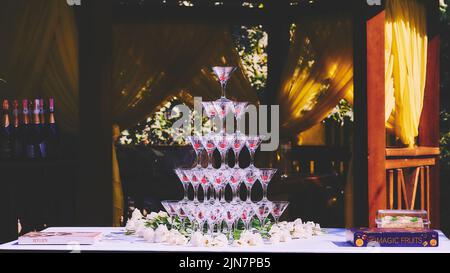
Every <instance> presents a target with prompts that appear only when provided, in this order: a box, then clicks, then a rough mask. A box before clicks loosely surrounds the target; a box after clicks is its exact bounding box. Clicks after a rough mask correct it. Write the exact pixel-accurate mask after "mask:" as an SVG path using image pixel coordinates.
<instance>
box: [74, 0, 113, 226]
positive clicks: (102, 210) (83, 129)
mask: <svg viewBox="0 0 450 273" xmlns="http://www.w3.org/2000/svg"><path fill="white" fill-rule="evenodd" d="M77 9H79V10H78V15H79V17H78V19H79V20H78V21H79V72H80V91H79V92H80V95H79V101H80V102H79V103H80V142H81V145H80V161H81V162H80V177H79V183H78V187H77V192H76V195H77V222H78V225H80V226H111V224H112V163H111V162H112V161H111V160H112V133H111V132H112V121H111V99H110V97H111V96H110V90H111V83H112V78H111V77H112V76H111V75H112V74H111V69H112V13H111V2H110V1H109V0H96V1H83V4H82V5H81V6H80V7H78V8H77Z"/></svg>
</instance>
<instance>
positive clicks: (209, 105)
mask: <svg viewBox="0 0 450 273" xmlns="http://www.w3.org/2000/svg"><path fill="white" fill-rule="evenodd" d="M202 106H203V109H205V114H206V116H207V117H208V118H209V119H210V121H211V133H212V132H213V131H214V122H213V121H214V119H215V118H216V117H217V110H216V106H214V103H213V102H212V101H204V102H202Z"/></svg>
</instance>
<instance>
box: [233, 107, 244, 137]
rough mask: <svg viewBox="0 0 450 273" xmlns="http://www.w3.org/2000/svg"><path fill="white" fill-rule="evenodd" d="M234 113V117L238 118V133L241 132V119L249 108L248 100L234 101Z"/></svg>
mask: <svg viewBox="0 0 450 273" xmlns="http://www.w3.org/2000/svg"><path fill="white" fill-rule="evenodd" d="M233 104H234V105H233V114H234V117H235V118H236V133H238V134H239V133H241V128H240V125H241V119H242V117H243V116H244V114H245V108H247V106H248V102H238V101H235V102H233Z"/></svg>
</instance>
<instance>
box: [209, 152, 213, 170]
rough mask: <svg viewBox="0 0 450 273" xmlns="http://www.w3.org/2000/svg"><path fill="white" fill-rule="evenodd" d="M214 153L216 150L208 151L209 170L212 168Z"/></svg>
mask: <svg viewBox="0 0 450 273" xmlns="http://www.w3.org/2000/svg"><path fill="white" fill-rule="evenodd" d="M213 153H214V150H212V151H208V169H211V168H212V161H213Z"/></svg>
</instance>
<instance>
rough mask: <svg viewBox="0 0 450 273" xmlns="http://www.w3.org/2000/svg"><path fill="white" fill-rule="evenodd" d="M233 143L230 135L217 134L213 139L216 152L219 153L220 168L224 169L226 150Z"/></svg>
mask: <svg viewBox="0 0 450 273" xmlns="http://www.w3.org/2000/svg"><path fill="white" fill-rule="evenodd" d="M232 141H233V136H232V135H227V134H217V135H216V136H215V137H214V144H215V145H216V148H217V150H219V153H220V159H221V161H220V162H221V163H220V168H225V160H226V155H227V152H228V149H230V146H231V143H232Z"/></svg>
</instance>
